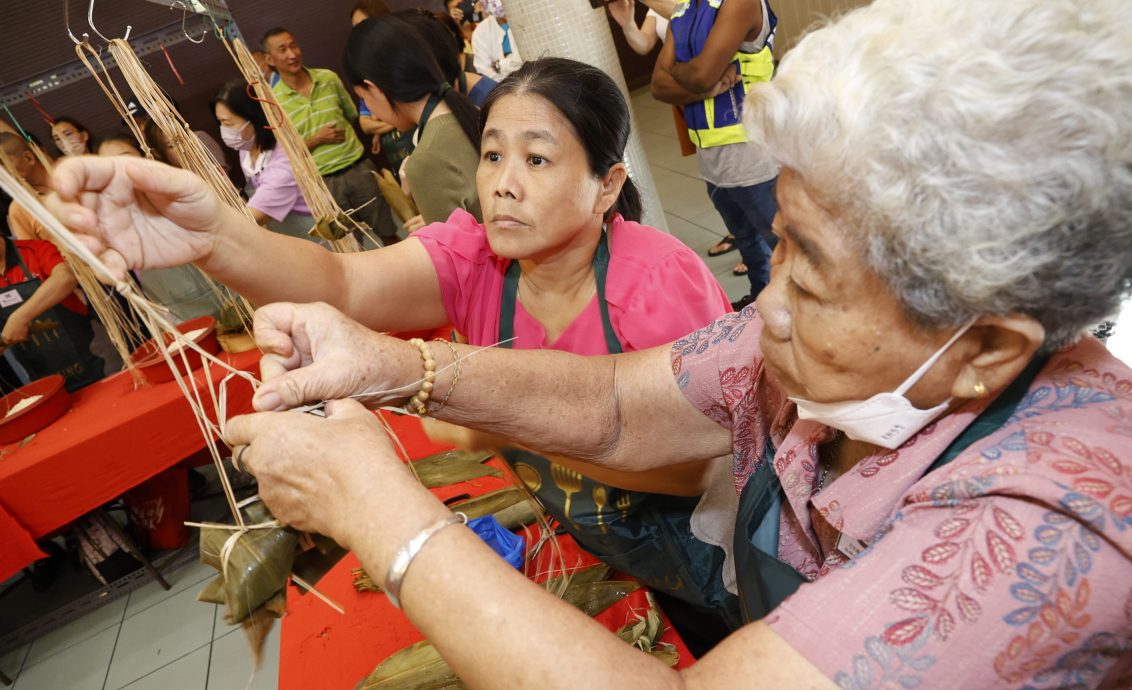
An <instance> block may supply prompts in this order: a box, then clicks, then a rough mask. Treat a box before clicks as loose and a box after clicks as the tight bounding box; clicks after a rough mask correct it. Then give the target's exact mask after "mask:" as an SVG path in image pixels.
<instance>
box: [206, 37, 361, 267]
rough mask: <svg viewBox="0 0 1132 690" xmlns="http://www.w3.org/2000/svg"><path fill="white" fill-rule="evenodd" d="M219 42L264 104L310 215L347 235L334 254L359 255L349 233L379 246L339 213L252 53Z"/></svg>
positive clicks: (240, 43)
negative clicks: (356, 233)
mask: <svg viewBox="0 0 1132 690" xmlns="http://www.w3.org/2000/svg"><path fill="white" fill-rule="evenodd" d="M221 42H222V43H223V44H224V47H225V48H226V49H227V50H228V53H229V54H230V55H231V56H232V59H233V60H234V61H235V62H236V65H237V66H238V67H239V68H240V72H241V73H242V74H243V76H244V79H245V80H246V81H247V82H248V88H251V89H255V93H256V98H255V100H258V101H259V102H260V103H262V104H263V112H264V114H265V115H266V116H267V121H268V123H269V124H270V125H271V131H272V132H274V133H275V140H276V141H277V142H278V143H279V145H280V146H282V147H283V150H284V151H285V152H286V153H287V158H288V159H289V160H290V161H291V170H292V171H293V172H294V174H295V182H296V183H298V186H299V190H300V191H301V192H302V193H303V199H305V200H306V202H307V206H308V207H309V208H310V210H311V213H312V214H314V216H315V218H317V219H318V222H319V223H320V224H323V223H330V224H336V225H338V226H339V229H340V230H342V231H345V232H346V235H345V236H344V237H343V238H342V239H340V240H334V241H331V242H330V245H331V248H332V249H334V251H337V252H350V251H361V247H360V246H359V245H358V243H357V241H356V240H355V239H354V238H353V235H352V233H353V232H354V231H360V232H361V233H362V234H364V235H365V236H366V237H367V238H369V240H370V241H371V242H373V243H374V244H375V245H376V246H381V243H380V242H378V241H377V240H376V239H375V238H374V237H373V235H372V234H370V232H369V230H371V229H372V228H368V227H367V226H366V225H365V224H364V223H360V222H358V221H356V220H354V219H353V217H352V216H351V215H350V214H351V213H353V211H349V212H346V213H343V211H342V209H341V208H339V206H338V202H336V201H335V200H334V196H333V195H332V194H331V193H330V190H329V189H328V188H327V186H326V182H325V181H324V180H323V179H322V175H321V174H319V172H318V165H317V164H315V162H314V156H312V155H311V152H310V150H308V149H307V145H306V143H305V142H304V141H303V138H302V136H301V135H300V134H299V131H298V130H297V129H295V125H294V123H292V122H291V119H290V118H289V117H287V115H286V113H284V111H283V108H282V107H280V105H279V101H278V100H276V98H275V92H274V91H272V90H271V87H270V86H268V85H266V84H264V83H263V82H262V80H261V78H260V73H259V67H258V66H257V65H256V62H255V59H254V58H253V57H252V55H251V53H250V52H248V48H247V46H246V45H244V43H243V41H241V40H239V39H236V40H233V41H227V40H222V41H221ZM249 95H250V94H249ZM375 198H376V197H375ZM355 210H356V209H355Z"/></svg>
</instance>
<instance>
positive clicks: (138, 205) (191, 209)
mask: <svg viewBox="0 0 1132 690" xmlns="http://www.w3.org/2000/svg"><path fill="white" fill-rule="evenodd" d="M53 184H54V187H55V194H54V195H53V197H52V198H51V199H50V200H49V201H48V206H49V208H50V209H51V211H52V213H54V214H55V215H56V216H57V217H58V218H59V219H60V220H62V221H63V223H64V224H65V225H67V226H68V227H69V228H71V230H73V231H74V232H75V233H77V234H78V235H80V237H81V238H82V240H83V241H84V242H85V243H86V244H87V246H88V247H89V248H90V249H91V250H92V251H93V252H94V253H95V254H96V255H98V257H99V259H101V260H102V262H103V263H104V264H106V266H107V267H108V268H109V269H110V270H111V271H112V272H113V273H114V274H115V276H116V277H117V278H119V279H121V278H124V277H125V275H126V272H127V271H128V270H131V269H145V268H166V267H170V266H180V265H182V264H186V263H190V262H192V261H197V260H200V259H203V258H205V257H207V256H208V255H209V254H210V253H211V252H212V250H213V248H214V247H215V245H216V242H217V239H218V237H219V233H220V228H221V226H222V224H223V223H224V222H225V221H226V220H227V219H229V215H228V210H227V209H225V208H224V207H223V206H222V204H221V203H220V200H219V199H218V198H217V197H216V195H215V194H214V193H213V192H212V190H210V189H209V188H208V186H207V185H206V184H205V183H204V181H203V180H202V179H201V178H199V177H197V176H196V175H194V174H192V173H190V172H188V171H185V170H179V169H177V168H173V167H170V166H167V165H164V164H161V163H157V162H154V161H150V160H145V159H142V158H132V157H128V156H113V157H97V156H80V157H70V158H67V159H66V160H64V161H63V162H61V163H60V164H59V166H58V167H57V168H56V169H55V174H54V178H53Z"/></svg>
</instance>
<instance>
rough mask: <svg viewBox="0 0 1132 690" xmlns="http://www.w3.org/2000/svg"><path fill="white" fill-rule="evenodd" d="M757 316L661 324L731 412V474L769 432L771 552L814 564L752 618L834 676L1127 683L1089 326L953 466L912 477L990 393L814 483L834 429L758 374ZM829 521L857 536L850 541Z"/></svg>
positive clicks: (682, 367) (1105, 382) (845, 683)
mask: <svg viewBox="0 0 1132 690" xmlns="http://www.w3.org/2000/svg"><path fill="white" fill-rule="evenodd" d="M762 327H763V323H762V320H761V319H760V318H759V316H758V315H757V314H756V313H755V310H754V309H753V308H747V309H745V310H744V311H743V312H742V313H740V314H728V315H726V316H724V317H723V318H721V319H720V320H719V321H717V322H716V323H714V324H712V325H710V326H708V327H707V328H704V329H702V330H700V331H698V332H696V333H694V334H692V335H690V336H688V337H686V338H684V339H682V340H679V341H677V342H676V343H675V344H674V345H673V347H672V370H673V373H674V375H675V376H676V378H677V382H678V383H679V385H680V387H681V389H682V390H683V391H684V393H685V395H687V397H688V399H689V400H690V401H691V402H692V403H693V404H694V405H695V406H696V407H697V408H698V409H700V410H701V411H703V412H704V414H706V415H708V416H709V417H710V418H712V419H714V420H716V421H717V422H719V423H720V424H721V425H723V426H725V427H727V428H729V429H731V430H732V433H733V446H734V458H735V468H734V476H735V486H736V489H737V490H740V491H741V490H742V488H743V487H744V486H745V484H746V481H747V479H748V478H749V477H750V476H751V473H752V471H753V470H754V467H755V465H756V463H757V462H758V459H759V458H761V457H763V450H764V446H765V444H767V443H768V442H769V443H771V444H772V448H773V449H775V450H774V470H775V472H776V473H777V474H778V476H779V478H780V479H781V481H782V485H783V487H784V489H785V492H786V496H787V499H786V502H785V503H784V505H783V509H782V517H781V522H780V536H779V558H780V559H782V560H783V561H786V562H787V563H789V564H791V565H792V566H793V567H794V568H795V569H797V570H798V571H799V572H801V573H802V574H803V575H805V576H806V577H807V578H808V579H810V580H811V583H810V584H806V585H803V586H802V587H801V588H800V589H799V590H798V591H797V592H796V593H795V594H794V595H793V596H791V597H790V598H788V599H787V600H786V601H785V602H783V604H782V605H781V606H779V607H778V608H777V609H775V610H774V611H773V612H772V613H771V614H770V616H768V617H767V622H768V623H769V624H770V625H771V626H772V627H773V628H774V630H775V631H777V632H778V634H780V635H781V636H782V637H783V638H785V639H786V640H787V641H788V642H789V643H790V644H791V645H793V646H794V648H795V649H797V650H799V651H800V652H801V653H802V654H804V655H805V656H806V657H807V658H808V659H809V660H810V661H811V662H812V663H813V664H814V665H815V666H817V667H818V668H819V669H821V670H822V671H823V672H824V673H826V674H827V675H828V676H829V677H830V678H832V679H834V681H835V682H837V683H838V684H839V685H840V686H841V687H843V688H882V687H883V688H916V687H925V688H926V687H946V688H991V687H1011V688H1013V687H1028V688H1031V687H1032V688H1053V687H1059V688H1064V687H1073V688H1076V687H1081V688H1086V687H1106V688H1132V372H1130V371H1129V369H1128V367H1126V366H1124V365H1123V364H1121V363H1120V362H1119V361H1118V360H1116V359H1115V358H1113V357H1112V356H1111V355H1109V354H1108V352H1107V351H1106V350H1105V349H1104V347H1103V346H1102V345H1101V344H1100V343H1099V342H1098V341H1096V340H1095V339H1093V338H1087V339H1085V340H1083V341H1082V342H1080V343H1079V344H1077V345H1075V346H1074V347H1072V348H1069V349H1066V350H1063V351H1061V352H1057V353H1055V354H1054V356H1053V357H1051V358H1050V360H1049V361H1048V362H1047V363H1046V365H1045V367H1044V368H1043V369H1042V371H1041V372H1040V373H1039V374H1038V376H1037V378H1036V379H1035V380H1034V382H1033V383H1032V385H1031V386H1030V388H1029V391H1028V392H1027V394H1026V396H1025V397H1024V398H1023V400H1022V402H1021V403H1020V404H1019V406H1018V408H1017V409H1016V411H1015V413H1014V415H1013V416H1012V417H1011V418H1010V419H1009V420H1008V421H1007V423H1006V424H1005V425H1004V426H1003V427H1002V428H1001V429H1000V430H998V431H997V432H995V433H992V434H991V435H989V436H987V437H985V438H983V439H981V440H979V441H976V442H975V443H974V444H972V445H971V446H970V447H968V448H967V449H966V450H965V451H963V452H962V453H961V454H960V455H959V456H958V457H957V458H956V459H955V460H954V461H953V462H951V463H950V464H948V465H946V466H944V467H942V468H940V469H938V470H936V471H934V472H932V473H931V474H928V475H927V476H923V475H924V472H925V471H926V470H927V468H928V467H929V466H930V465H931V464H932V462H933V461H934V460H935V459H936V458H937V457H938V456H939V455H940V454H941V453H942V452H943V451H944V449H946V448H947V446H948V445H950V443H951V442H952V441H953V440H954V439H955V438H956V437H958V436H959V435H960V433H961V432H962V431H963V429H964V428H965V427H966V426H967V425H968V424H970V423H971V421H973V420H974V418H975V417H976V416H977V415H978V414H979V413H980V412H981V411H982V410H983V409H985V407H986V406H987V405H989V404H990V402H991V401H990V400H984V401H977V402H972V403H971V404H969V405H967V406H966V407H964V408H962V409H960V410H959V411H957V412H955V413H953V414H951V415H948V416H946V417H944V418H941V419H940V420H938V421H937V422H935V423H933V424H931V425H929V426H928V427H927V428H925V429H924V430H923V431H921V432H920V433H919V434H918V435H916V436H915V437H913V438H912V439H910V440H909V441H908V442H907V443H905V444H904V445H903V446H902V447H900V448H899V449H897V450H894V451H884V452H881V453H879V454H877V455H874V456H872V457H869V458H866V459H865V460H863V461H862V462H860V463H859V464H858V465H857V466H856V467H854V468H853V470H851V471H850V472H848V473H847V474H845V475H843V476H841V477H839V478H838V479H837V481H835V482H834V483H833V484H832V485H830V486H829V487H827V488H826V489H825V491H822V492H821V493H819V494H817V495H811V487H812V486H813V485H814V483H815V482H814V468H815V464H816V462H817V459H818V456H817V446H818V445H819V444H820V443H821V442H822V441H824V440H826V439H827V438H828V436H829V435H830V434H831V433H832V432H831V431H830V429H829V428H828V427H824V426H821V425H819V424H816V423H814V422H812V421H801V420H798V418H797V415H796V412H795V407H794V405H793V403H790V402H789V401H786V400H785V398H784V395H783V392H782V391H781V389H780V388H779V387H778V386H777V384H776V383H775V382H774V381H773V380H772V379H770V378H769V376H767V375H766V373H765V369H764V367H763V365H762V359H761V350H760V347H759V335H760V333H761V332H762ZM842 534H844V535H846V537H851V538H852V539H856V540H860V541H862V542H865V543H866V544H868V546H867V547H866V548H865V549H864V550H863V551H861V552H859V553H857V555H856V556H855V557H853V558H852V559H850V558H848V557H847V556H845V555H844V554H842V553H841V552H840V551H838V550H837V548H836V547H837V544H838V540H839V538H840V536H841V535H842ZM847 550H850V551H853V550H852V549H847Z"/></svg>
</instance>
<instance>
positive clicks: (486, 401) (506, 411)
mask: <svg viewBox="0 0 1132 690" xmlns="http://www.w3.org/2000/svg"><path fill="white" fill-rule="evenodd" d="M455 347H456V348H457V351H458V352H459V353H460V356H461V358H462V359H461V365H460V369H461V373H460V379H459V381H458V382H457V383H456V385H455V387H454V388H453V387H452V380H453V378H454V376H453V375H454V372H455V368H454V367H450V368H448V369H445V370H444V371H442V372H441V374H440V376H438V379H437V383H436V387H435V388H434V398H433V400H434V401H435V400H438V399H440V398H441V397H442V396H445V395H448V392H449V391H451V395H448V402H447V404H446V405H445V406H444V407H442V408H440V409H438V410H436V411H435V413H434V416H435V417H436V418H438V419H443V420H445V421H449V422H453V423H455V424H460V425H463V426H467V427H470V428H473V429H477V430H480V431H486V432H490V433H494V434H499V435H501V436H505V437H507V438H510V439H513V440H515V441H516V442H517V443H519V444H522V445H523V446H525V447H528V448H531V449H532V450H535V451H537V452H539V453H542V454H546V455H561V456H567V457H570V458H575V459H577V460H580V461H582V462H586V463H592V464H594V465H598V466H602V467H607V468H610V469H614V470H619V471H625V472H642V471H647V470H654V469H657V468H662V467H669V466H672V465H680V464H684V463H689V462H696V461H702V460H708V459H711V458H716V457H719V456H721V455H724V454H727V453H728V452H730V447H731V446H730V440H731V436H730V433H729V432H728V431H727V430H726V429H724V428H723V427H721V426H719V425H718V424H716V423H715V422H713V421H711V420H710V419H708V418H707V417H706V416H704V415H703V414H701V413H700V412H699V411H698V410H696V409H695V408H694V407H693V406H692V405H691V403H689V402H688V400H687V399H686V398H685V397H684V395H683V393H681V391H680V389H679V388H678V387H677V385H676V382H675V380H674V378H673V376H672V373H671V369H670V364H669V357H668V348H667V347H660V348H655V349H652V350H646V351H643V352H635V353H631V354H625V355H618V356H616V357H581V356H578V355H572V354H568V353H563V352H552V351H545V350H540V351H532V350H523V351H515V350H511V351H508V350H498V349H487V350H482V351H479V352H476V350H477V348H472V347H468V346H460V345H457V346H455ZM432 349H433V353H434V355H435V356H436V358H437V363H438V368H443V366H444V365H445V364H448V363H450V362H451V360H452V358H451V354H450V353H449V351H448V348H447V347H439V346H437V345H434V346H433V348H432ZM473 352H476V353H475V354H474V355H473V354H472V353H473ZM419 376H420V372H419V371H417V370H416V369H415V368H414V369H413V370H412V371H410V372H406V373H405V375H404V376H403V377H402V378H403V380H404V382H405V383H408V382H409V381H414V380H415V379H416V378H419ZM408 390H410V391H411V390H413V388H411V387H410V388H409V389H408ZM434 407H435V406H434Z"/></svg>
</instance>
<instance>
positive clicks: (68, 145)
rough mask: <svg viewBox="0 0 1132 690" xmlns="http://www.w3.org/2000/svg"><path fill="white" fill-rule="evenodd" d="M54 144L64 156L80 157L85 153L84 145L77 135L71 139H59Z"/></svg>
mask: <svg viewBox="0 0 1132 690" xmlns="http://www.w3.org/2000/svg"><path fill="white" fill-rule="evenodd" d="M56 144H57V145H58V146H59V150H60V151H61V152H62V153H63V155H64V156H81V155H83V154H85V153H86V143H85V142H84V141H83V140H81V139H79V136H78V135H77V134H76V135H75V136H73V137H59V141H58V142H56Z"/></svg>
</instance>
